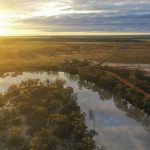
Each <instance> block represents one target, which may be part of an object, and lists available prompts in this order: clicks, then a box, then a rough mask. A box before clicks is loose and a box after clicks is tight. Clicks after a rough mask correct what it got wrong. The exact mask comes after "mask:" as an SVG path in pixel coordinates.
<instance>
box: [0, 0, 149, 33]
mask: <svg viewBox="0 0 150 150" xmlns="http://www.w3.org/2000/svg"><path fill="white" fill-rule="evenodd" d="M105 32H106V33H110V32H111V33H120V32H126V33H130V32H132V33H137V32H138V33H139V32H141V33H143V32H144V33H149V32H150V0H0V35H53V34H54V35H55V34H56V35H57V34H99V33H105Z"/></svg>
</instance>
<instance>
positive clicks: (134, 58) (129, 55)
mask: <svg viewBox="0 0 150 150" xmlns="http://www.w3.org/2000/svg"><path fill="white" fill-rule="evenodd" d="M109 62H114V63H143V64H150V42H139V43H138V42H127V43H126V44H125V46H124V49H120V51H119V52H118V53H117V54H116V55H115V56H114V57H112V58H111V59H110V60H109Z"/></svg>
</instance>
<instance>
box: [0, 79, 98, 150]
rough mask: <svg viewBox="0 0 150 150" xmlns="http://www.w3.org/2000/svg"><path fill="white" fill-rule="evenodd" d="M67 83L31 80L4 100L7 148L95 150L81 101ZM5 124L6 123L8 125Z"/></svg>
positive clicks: (7, 95)
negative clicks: (81, 108) (79, 102)
mask: <svg viewBox="0 0 150 150" xmlns="http://www.w3.org/2000/svg"><path fill="white" fill-rule="evenodd" d="M63 84H64V82H63V81H61V80H57V81H55V82H52V83H51V82H49V81H45V83H41V82H39V81H38V80H28V81H27V82H22V83H21V84H20V85H19V86H12V87H10V89H9V91H8V93H6V94H5V95H4V96H3V100H4V101H5V102H4V104H2V107H1V110H0V112H1V115H0V122H1V123H3V124H0V129H1V130H2V129H3V132H4V133H5V138H3V139H4V140H5V141H4V142H5V143H6V145H5V147H9V149H14V148H15V149H19V150H29V149H30V150H49V149H51V150H55V149H56V148H58V147H59V148H61V149H68V150H69V149H72V150H74V149H75V150H94V149H96V146H95V142H94V140H93V136H94V134H95V132H90V131H88V129H87V127H86V126H85V116H84V114H82V113H81V112H80V107H79V106H78V105H77V103H76V100H77V97H76V95H75V94H74V92H73V89H72V88H70V87H67V88H64V85H63ZM4 122H5V123H4Z"/></svg>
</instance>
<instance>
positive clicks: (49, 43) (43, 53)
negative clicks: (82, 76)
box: [0, 38, 150, 71]
mask: <svg viewBox="0 0 150 150" xmlns="http://www.w3.org/2000/svg"><path fill="white" fill-rule="evenodd" d="M149 48H150V44H149V42H123V41H120V42H118V41H116V42H115V41H107V40H106V41H104V40H102V41H100V40H99V41H90V40H89V42H88V41H87V40H86V41H84V40H81V41H80V40H70V41H61V40H60V41H57V40H49V39H40V38H36V39H32V38H29V39H27V38H22V39H21V38H20V39H15V38H14V39H13V38H12V39H11V38H9V39H0V71H2V70H7V71H8V70H10V71H12V70H14V69H15V70H16V69H25V68H35V67H38V66H48V65H50V64H54V63H61V62H63V61H64V60H70V59H79V60H89V61H98V62H101V61H103V60H105V59H106V58H107V57H109V56H110V55H112V54H113V53H115V52H116V51H118V53H117V54H115V55H114V56H113V57H112V58H110V59H109V60H107V61H108V62H117V63H148V64H150V49H149Z"/></svg>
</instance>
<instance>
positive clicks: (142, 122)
mask: <svg viewBox="0 0 150 150" xmlns="http://www.w3.org/2000/svg"><path fill="white" fill-rule="evenodd" d="M28 79H39V80H40V81H41V82H45V84H49V83H50V81H52V80H56V79H63V80H65V81H66V86H71V87H72V88H73V89H74V91H75V92H76V93H77V94H78V104H79V105H80V107H81V110H82V111H83V112H85V113H86V124H87V126H88V127H89V129H91V130H93V129H95V130H96V132H97V133H98V135H97V136H96V137H95V140H96V143H97V145H104V147H105V148H106V150H107V149H108V150H109V149H111V150H149V147H150V142H149V141H150V133H149V131H150V117H149V116H148V115H147V114H145V113H144V112H143V111H142V110H139V109H138V108H136V107H133V106H132V105H131V104H129V103H128V102H127V101H126V100H125V99H122V98H120V97H119V96H116V95H113V94H112V93H110V92H108V91H106V90H103V89H100V88H98V87H97V86H96V85H95V84H93V83H91V82H87V81H83V80H79V78H78V76H74V75H69V74H67V73H63V72H59V73H57V72H51V71H50V72H23V73H22V72H19V73H7V74H4V76H3V77H1V78H0V93H5V92H7V90H8V88H9V87H10V86H11V85H13V84H18V85H19V84H20V83H21V81H26V80H28Z"/></svg>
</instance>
